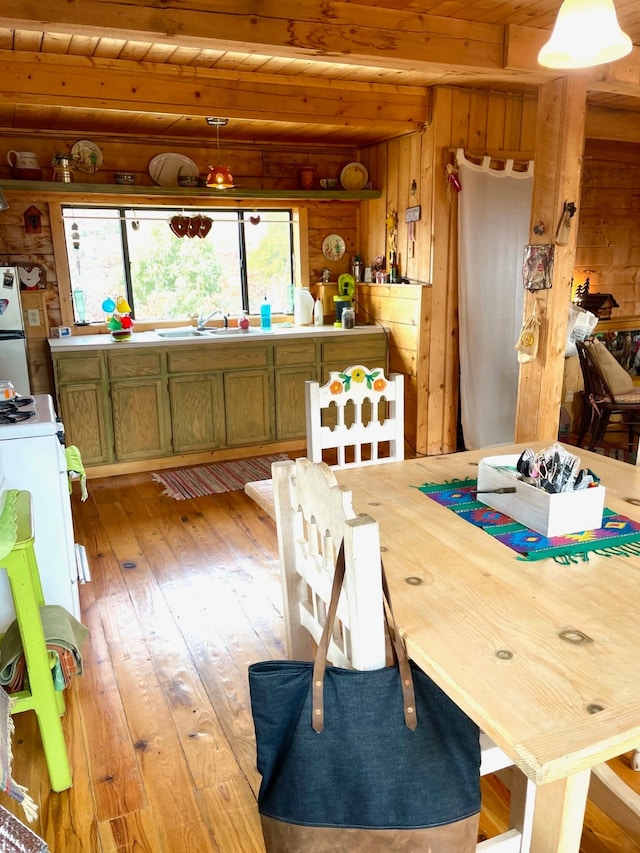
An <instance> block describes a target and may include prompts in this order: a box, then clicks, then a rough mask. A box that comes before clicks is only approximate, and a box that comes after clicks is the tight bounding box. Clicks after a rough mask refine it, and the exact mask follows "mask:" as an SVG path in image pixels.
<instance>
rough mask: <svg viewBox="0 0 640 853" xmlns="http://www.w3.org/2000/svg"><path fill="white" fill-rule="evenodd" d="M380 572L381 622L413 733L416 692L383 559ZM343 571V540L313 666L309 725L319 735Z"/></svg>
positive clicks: (415, 721) (408, 723)
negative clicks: (394, 611) (393, 658)
mask: <svg viewBox="0 0 640 853" xmlns="http://www.w3.org/2000/svg"><path fill="white" fill-rule="evenodd" d="M380 570H381V572H382V601H383V605H384V619H385V624H386V626H387V630H388V632H389V637H390V639H391V642H392V645H393V649H394V655H395V658H396V661H397V664H398V669H399V672H400V683H401V686H402V701H403V705H404V721H405V724H406V726H407V728H409V729H411V731H413V730H414V729H415V728H416V726H417V724H418V719H417V716H416V700H415V690H414V686H413V675H412V674H411V667H410V666H409V658H408V657H407V650H406V648H405V645H404V642H403V641H402V639H401V637H400V634H399V632H398V629H397V627H396V621H395V618H394V615H393V609H392V607H391V597H390V595H389V585H388V583H387V576H386V574H385V571H384V565H383V563H382V560H381V561H380ZM345 572H346V564H345V557H344V541H343V542H342V543H341V544H340V550H339V552H338V559H337V561H336V567H335V571H334V574H333V584H332V586H331V600H330V602H329V610H328V612H327V619H326V621H325V624H324V629H323V631H322V637H321V638H320V642H319V643H318V650H317V652H316V658H315V662H314V665H313V685H312V696H311V705H312V711H311V725H312V726H313V729H314V731H316V732H321V731H322V729H323V728H324V674H325V671H326V668H327V654H328V651H329V638H330V636H331V634H332V632H333V625H334V622H335V618H336V612H337V610H338V601H339V599H340V592H341V590H342V584H343V582H344V576H345Z"/></svg>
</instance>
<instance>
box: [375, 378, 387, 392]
mask: <svg viewBox="0 0 640 853" xmlns="http://www.w3.org/2000/svg"><path fill="white" fill-rule="evenodd" d="M386 387H387V383H386V382H385V381H384V379H376V380H374V383H373V390H374V391H384V389H385V388H386Z"/></svg>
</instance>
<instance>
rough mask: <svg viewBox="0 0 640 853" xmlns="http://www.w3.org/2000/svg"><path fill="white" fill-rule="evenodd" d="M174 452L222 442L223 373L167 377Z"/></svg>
mask: <svg viewBox="0 0 640 853" xmlns="http://www.w3.org/2000/svg"><path fill="white" fill-rule="evenodd" d="M169 396H170V399H171V429H172V432H173V452H174V453H187V452H190V451H197V450H211V449H213V448H214V447H220V446H221V445H224V443H225V423H224V402H223V388H222V375H221V374H213V375H208V376H203V375H197V374H194V375H193V376H173V377H171V378H170V379H169Z"/></svg>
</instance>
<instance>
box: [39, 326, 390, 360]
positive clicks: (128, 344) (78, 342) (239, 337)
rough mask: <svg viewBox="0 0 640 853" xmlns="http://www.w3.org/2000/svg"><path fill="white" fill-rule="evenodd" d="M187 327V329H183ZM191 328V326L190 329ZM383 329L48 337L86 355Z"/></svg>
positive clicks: (56, 349)
mask: <svg viewBox="0 0 640 853" xmlns="http://www.w3.org/2000/svg"><path fill="white" fill-rule="evenodd" d="M185 328H186V327H185ZM190 328H193V327H190ZM384 331H386V329H385V328H384V327H383V326H380V325H378V324H375V325H370V326H356V327H355V329H338V328H336V327H335V326H332V325H327V326H289V325H285V324H274V325H273V326H272V328H271V330H270V331H266V330H265V331H262V330H257V329H256V330H255V331H251V332H236V333H233V331H232V332H231V334H203V335H193V334H190V335H189V336H185V337H180V336H177V335H176V336H166V335H159V334H158V333H157V332H134V333H133V335H132V336H131V338H130V339H129V340H126V341H114V340H112V339H111V336H110V335H109V334H102V335H71V336H70V337H66V338H48V342H49V347H50V349H51V352H52V353H64V352H73V351H78V352H87V351H89V350H102V349H112V348H115V349H117V350H125V349H140V348H144V347H157V346H171V347H175V346H193V345H194V344H195V345H198V346H202V345H203V344H204V345H205V346H215V345H216V344H220V343H224V344H231V343H243V344H246V343H248V342H249V341H252V342H254V343H269V342H271V341H287V340H292V339H295V338H302V339H304V338H322V337H328V336H329V335H331V336H335V335H345V336H347V335H348V336H354V335H356V336H358V335H370V334H372V333H376V332H379V333H380V334H382V333H383V332H384Z"/></svg>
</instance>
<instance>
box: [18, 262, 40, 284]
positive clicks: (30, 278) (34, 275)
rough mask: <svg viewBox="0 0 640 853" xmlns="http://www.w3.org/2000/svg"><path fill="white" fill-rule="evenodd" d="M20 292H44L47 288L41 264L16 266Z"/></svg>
mask: <svg viewBox="0 0 640 853" xmlns="http://www.w3.org/2000/svg"><path fill="white" fill-rule="evenodd" d="M18 280H19V281H20V290H44V289H45V287H46V286H47V277H46V273H45V269H44V267H43V266H42V265H41V264H28V265H20V264H18Z"/></svg>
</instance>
